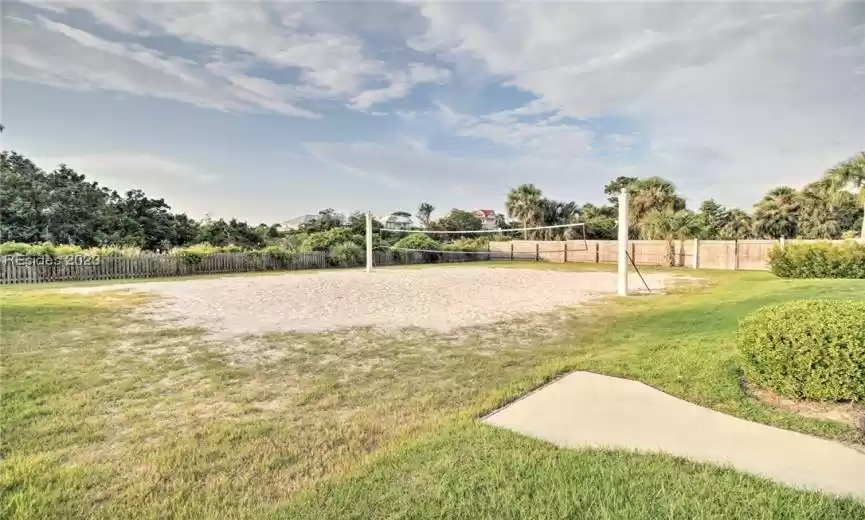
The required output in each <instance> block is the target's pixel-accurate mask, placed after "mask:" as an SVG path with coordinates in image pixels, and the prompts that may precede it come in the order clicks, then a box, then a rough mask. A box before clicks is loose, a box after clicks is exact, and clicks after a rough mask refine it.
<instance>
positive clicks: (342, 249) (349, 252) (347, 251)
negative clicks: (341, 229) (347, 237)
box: [329, 242, 364, 267]
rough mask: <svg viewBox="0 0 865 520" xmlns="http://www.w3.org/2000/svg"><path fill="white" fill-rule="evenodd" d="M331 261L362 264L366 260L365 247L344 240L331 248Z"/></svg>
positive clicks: (345, 264)
mask: <svg viewBox="0 0 865 520" xmlns="http://www.w3.org/2000/svg"><path fill="white" fill-rule="evenodd" d="M329 258H330V261H331V262H332V263H333V264H336V265H342V266H346V267H348V266H353V265H360V264H362V263H363V260H364V252H363V248H362V247H360V246H359V245H357V244H355V243H354V242H343V243H341V244H337V245H335V246H333V247H332V248H330V255H329Z"/></svg>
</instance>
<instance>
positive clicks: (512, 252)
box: [511, 242, 514, 262]
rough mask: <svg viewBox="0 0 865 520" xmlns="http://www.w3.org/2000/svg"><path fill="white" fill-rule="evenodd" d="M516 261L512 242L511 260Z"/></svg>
mask: <svg viewBox="0 0 865 520" xmlns="http://www.w3.org/2000/svg"><path fill="white" fill-rule="evenodd" d="M513 261H514V243H513V242H511V262H513Z"/></svg>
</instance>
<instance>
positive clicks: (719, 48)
mask: <svg viewBox="0 0 865 520" xmlns="http://www.w3.org/2000/svg"><path fill="white" fill-rule="evenodd" d="M2 87H3V92H2V95H3V114H2V118H3V123H4V124H5V125H6V127H7V130H6V132H5V133H4V135H3V139H4V144H3V147H4V148H5V149H15V150H17V151H19V152H21V153H24V154H26V155H27V156H29V157H31V158H32V159H34V160H35V161H36V162H37V163H38V164H39V165H40V166H42V167H43V168H48V169H50V168H53V167H54V166H56V165H57V164H58V163H60V162H65V163H67V164H69V165H70V166H72V167H73V168H75V169H77V170H78V171H80V172H81V173H84V174H86V175H87V176H88V177H91V178H93V179H96V180H98V181H100V182H101V183H103V184H107V185H108V186H111V187H113V188H117V189H128V188H131V187H138V188H141V189H144V190H145V191H146V192H147V193H148V194H149V195H151V196H156V197H163V198H165V199H166V200H167V201H168V202H169V203H170V204H171V205H172V207H173V208H174V209H175V210H176V211H186V212H188V213H190V214H191V215H193V216H195V217H201V216H203V215H204V214H206V213H210V214H212V215H214V216H223V217H232V216H235V217H238V218H242V219H246V220H250V221H254V222H258V221H268V222H274V221H283V220H286V219H288V218H291V217H293V216H296V215H300V214H304V213H313V212H315V211H317V210H318V209H321V208H325V207H333V208H335V209H337V210H340V211H346V212H347V211H351V210H354V209H372V210H373V211H375V212H377V213H385V212H389V211H393V210H397V209H406V210H409V211H414V209H415V208H416V207H417V205H418V203H419V202H420V201H422V200H423V201H429V202H431V203H432V204H434V205H435V206H436V207H437V208H438V210H439V212H442V211H447V210H448V209H450V208H453V207H459V208H465V209H474V208H492V209H496V210H501V209H502V206H503V202H504V199H505V196H506V194H507V192H508V190H509V189H510V188H512V187H514V186H516V185H518V184H520V183H524V182H532V183H535V184H536V185H537V186H538V187H540V188H541V189H542V190H543V191H544V193H545V194H546V195H548V196H551V197H555V198H561V199H567V200H576V201H578V202H587V201H590V202H601V201H602V200H603V193H602V189H603V185H604V184H605V183H606V182H608V181H609V180H610V179H612V178H614V177H615V176H617V175H633V176H649V175H661V176H664V177H666V178H669V179H671V180H672V181H674V182H675V183H676V184H677V186H678V187H679V189H680V191H681V192H682V193H683V194H684V195H685V196H686V197H687V199H688V200H689V203H690V204H691V206H692V207H695V206H696V205H697V204H699V202H700V201H701V200H703V199H705V198H709V197H715V198H716V199H717V200H719V201H720V202H722V203H724V204H728V205H736V206H740V207H743V208H746V209H747V208H749V207H750V205H751V204H752V203H753V202H755V201H756V200H757V199H759V198H760V197H761V196H762V194H763V193H764V192H765V191H766V190H767V189H768V188H770V187H772V186H775V185H778V184H789V185H792V186H801V185H802V184H804V183H806V182H809V181H810V180H813V179H815V178H817V177H818V176H819V175H820V174H821V172H822V171H823V170H825V169H826V168H828V167H830V166H831V165H832V164H834V163H835V162H837V161H839V160H841V159H843V158H845V157H847V156H849V155H851V154H853V153H854V152H856V151H858V150H861V149H862V148H863V146H865V102H863V99H865V4H862V3H834V2H831V3H830V2H824V3H767V4H761V5H754V4H747V3H725V4H716V3H713V4H698V3H660V2H648V3H641V4H636V3H616V2H612V3H606V4H603V5H602V4H601V3H593V2H584V3H566V2H558V3H545V2H537V3H517V2H512V3H493V2H487V3H460V2H435V3H421V2H411V3H404V2H392V3H372V2H358V3H353V4H351V3H337V2H328V3H300V2H286V1H283V2H271V3H268V2H257V1H252V0H249V1H243V0H238V1H219V2H203V1H194V2H165V1H161V2H135V1H122V2H121V1H103V2H96V1H92V0H87V1H72V0H70V1H57V2H49V1H33V2H20V1H9V2H4V4H3V83H2Z"/></svg>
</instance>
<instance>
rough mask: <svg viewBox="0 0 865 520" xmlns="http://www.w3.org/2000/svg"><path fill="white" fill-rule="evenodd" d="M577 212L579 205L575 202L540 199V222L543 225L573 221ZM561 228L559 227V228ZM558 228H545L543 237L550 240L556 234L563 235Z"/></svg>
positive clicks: (555, 224)
mask: <svg viewBox="0 0 865 520" xmlns="http://www.w3.org/2000/svg"><path fill="white" fill-rule="evenodd" d="M578 214H579V206H577V203H576V202H561V201H557V200H552V199H541V222H542V223H543V225H544V226H557V225H560V224H570V223H572V222H575V221H576V219H577V215H578ZM560 229H561V228H560ZM560 229H558V230H556V229H547V230H544V231H545V236H544V238H545V239H546V240H552V239H553V238H555V237H557V236H563V235H564V232H559V231H560Z"/></svg>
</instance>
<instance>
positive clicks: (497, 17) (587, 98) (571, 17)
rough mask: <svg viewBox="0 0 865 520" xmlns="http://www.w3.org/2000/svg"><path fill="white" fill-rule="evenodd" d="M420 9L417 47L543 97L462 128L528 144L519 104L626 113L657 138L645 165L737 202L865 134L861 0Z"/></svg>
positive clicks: (695, 190)
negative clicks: (851, 0)
mask: <svg viewBox="0 0 865 520" xmlns="http://www.w3.org/2000/svg"><path fill="white" fill-rule="evenodd" d="M422 13H423V15H424V16H425V17H426V19H427V21H428V29H427V31H426V32H425V33H424V34H422V35H420V36H419V37H417V38H415V39H414V40H412V42H411V44H412V45H413V46H414V47H415V48H416V49H418V50H421V51H425V52H435V53H437V55H438V57H439V58H440V59H442V60H452V61H454V62H459V61H465V60H472V61H474V62H475V63H476V64H477V65H476V66H477V67H479V68H485V69H486V70H487V72H488V74H489V75H490V76H489V77H490V78H491V79H495V78H504V80H503V84H508V85H513V86H516V87H518V88H520V89H522V90H523V91H526V92H530V93H533V94H535V95H536V96H538V98H539V100H538V101H536V102H533V103H530V104H529V105H527V106H526V107H524V109H519V110H516V111H508V112H505V113H499V114H497V115H493V116H491V117H489V118H488V120H489V121H490V122H491V123H493V125H492V126H489V125H486V124H480V125H475V127H474V128H473V129H472V130H470V131H466V130H462V132H463V133H464V134H465V133H471V134H484V135H485V136H486V137H488V138H491V139H494V140H496V141H497V142H502V143H506V144H511V145H512V146H523V145H524V143H525V142H526V138H527V136H533V135H534V133H533V132H540V130H537V129H535V128H530V129H529V128H527V127H525V126H521V125H524V124H525V123H524V122H523V123H520V122H518V121H519V115H520V114H519V111H520V110H522V111H523V112H524V113H525V114H529V113H534V114H538V113H544V111H545V110H547V109H551V110H557V111H558V112H557V115H556V116H554V117H553V119H555V118H556V117H561V115H566V116H572V117H579V118H593V117H597V116H610V115H614V116H617V117H620V118H627V119H629V120H631V121H633V122H635V124H637V125H638V126H639V127H640V128H641V130H642V134H643V135H642V137H643V138H645V140H646V141H648V142H649V143H651V148H650V150H651V151H652V153H651V154H650V155H649V156H648V157H646V158H645V159H644V161H643V163H642V165H641V167H640V169H639V171H638V174H640V175H645V174H661V175H665V176H668V177H670V178H672V179H673V180H674V181H676V182H677V183H679V184H680V185H681V186H682V187H683V188H684V189H686V190H690V191H691V194H692V195H693V196H700V197H702V196H710V195H715V196H718V195H719V193H720V196H721V198H722V199H726V200H728V201H730V202H735V203H740V204H741V203H743V201H745V200H754V199H756V198H758V194H757V193H754V191H753V190H754V188H753V185H754V183H755V179H760V180H761V181H765V183H766V184H770V185H771V184H776V183H782V182H795V181H796V180H799V179H806V178H810V179H813V178H815V177H817V176H819V175H820V173H821V172H822V171H823V170H824V169H825V168H826V167H828V166H830V165H831V164H832V163H833V162H835V161H837V160H839V159H841V158H843V157H845V156H847V155H849V154H851V153H853V152H855V151H856V150H857V149H861V146H862V143H863V142H865V105H863V103H862V99H863V98H865V77H863V76H862V75H857V74H856V71H857V70H861V67H862V66H863V64H865V47H862V45H863V42H865V11H862V10H861V9H859V7H858V6H857V5H855V4H838V3H831V4H829V3H827V4H823V3H807V4H798V3H797V4H789V3H771V4H760V5H752V4H742V3H734V4H706V3H697V4H682V3H669V4H641V5H637V4H632V3H628V4H613V5H608V4H592V3H590V4H585V3H580V4H573V3H562V4H558V3H557V4H550V3H516V2H511V3H504V4H495V5H492V4H458V3H444V2H439V3H429V4H424V5H423V6H422ZM498 81H502V80H501V79H499V80H498ZM445 119H450V120H451V124H454V125H459V123H458V122H456V121H454V119H455V117H454V116H453V114H448V115H446V116H445ZM535 126H536V125H535ZM529 130H530V131H529ZM527 132H528V133H527ZM559 138H561V139H567V138H565V137H562V136H552V137H549V139H550V143H551V146H553V147H554V146H555V143H556V139H559ZM529 139H530V138H529ZM529 142H531V141H529ZM568 142H569V141H567V140H565V141H564V143H563V146H568ZM578 142H579V140H578V141H577V143H578ZM577 143H572V145H571V147H572V148H577V146H575V145H576V144H577ZM746 192H747V193H748V194H747V195H746V194H745V193H746Z"/></svg>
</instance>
